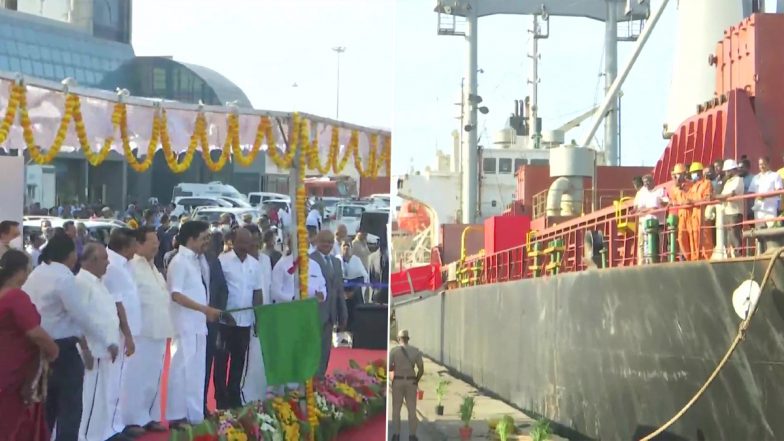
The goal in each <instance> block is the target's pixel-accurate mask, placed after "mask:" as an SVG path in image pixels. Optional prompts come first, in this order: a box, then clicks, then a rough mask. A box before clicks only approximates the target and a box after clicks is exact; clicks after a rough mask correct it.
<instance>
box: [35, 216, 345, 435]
mask: <svg viewBox="0 0 784 441" xmlns="http://www.w3.org/2000/svg"><path fill="white" fill-rule="evenodd" d="M322 234H323V235H329V236H330V240H332V236H331V233H329V232H328V231H323V232H322ZM209 237H210V232H209V225H207V224H206V223H203V222H197V221H193V222H187V223H184V224H183V225H182V226H181V227H180V230H179V233H178V237H177V241H178V244H179V249H178V251H177V253H176V255H175V256H174V257H173V258H172V260H171V262H170V263H169V266H168V267H167V270H166V277H164V275H163V274H161V272H159V270H158V269H157V268H156V267H155V264H154V258H155V256H156V254H157V251H158V246H159V243H158V238H157V234H156V231H155V230H154V229H153V228H151V227H141V228H139V229H137V230H130V229H127V228H119V229H116V230H113V231H112V233H111V235H110V239H109V246H108V248H107V247H104V245H103V244H99V243H96V242H92V243H88V244H86V245H85V246H84V249H83V251H82V258H81V262H78V263H79V264H80V265H81V267H80V270H79V272H78V274H77V275H74V274H73V271H72V270H73V268H75V267H76V266H77V261H78V260H77V257H76V250H75V244H74V243H73V240H72V239H70V238H69V237H68V236H66V235H58V236H56V237H55V238H53V239H52V240H50V242H49V244H48V246H47V248H46V249H45V251H44V260H45V262H44V263H43V264H42V265H40V266H38V267H37V268H36V269H35V270H34V271H33V273H32V274H31V275H30V277H29V279H28V282H27V283H26V285H25V287H24V289H25V291H26V292H27V293H28V294H29V295H30V297H31V299H32V300H33V302H34V303H35V304H36V306H37V307H38V311H39V313H40V314H41V316H42V326H43V327H44V329H45V330H46V331H48V332H49V333H50V335H52V336H53V338H55V340H56V341H57V342H58V345H59V346H61V356H60V357H59V358H58V360H57V361H56V362H55V365H54V366H53V375H52V379H51V381H50V394H49V397H48V401H47V412H48V414H49V419H50V425H51V426H54V427H56V431H57V432H56V433H57V437H56V439H57V440H62V441H76V440H79V441H83V440H84V441H92V440H96V441H105V440H107V439H114V440H120V441H123V440H127V439H134V438H135V437H138V436H139V435H141V434H143V433H145V432H148V431H163V430H165V428H164V427H163V425H162V424H161V423H160V421H159V420H160V409H161V401H160V388H161V378H162V374H163V365H164V358H165V353H166V348H167V344H169V342H170V346H169V347H170V354H171V363H170V368H169V382H168V395H167V403H166V406H167V410H166V415H167V419H168V420H169V422H170V426H174V427H177V426H180V425H183V424H188V423H190V424H194V423H199V422H201V421H202V420H203V419H204V416H205V415H204V412H205V401H206V397H205V395H206V394H205V388H206V387H207V384H206V382H205V378H206V377H207V375H208V374H207V372H206V369H207V368H208V362H207V356H206V349H207V343H208V342H207V324H208V323H211V324H216V325H217V326H218V328H217V329H218V331H217V334H218V337H217V341H218V343H217V346H216V350H215V355H214V362H215V373H216V375H215V376H214V378H218V380H216V382H215V391H216V401H218V403H217V404H218V407H219V408H233V407H238V406H241V405H243V404H245V403H247V402H250V401H254V400H260V399H263V398H265V397H266V384H265V383H266V381H265V379H264V368H263V360H262V355H261V350H260V344H259V342H258V336H257V335H255V334H256V333H255V332H253V329H254V325H255V315H254V313H253V310H252V308H253V307H254V306H257V305H260V304H271V303H282V302H290V301H293V300H296V299H298V298H299V290H298V276H297V264H296V258H295V256H293V255H292V254H289V255H288V256H284V257H282V258H281V259H280V260H279V261H278V263H277V264H276V265H275V268H271V264H270V259H269V257H268V256H266V255H265V254H264V253H260V252H259V247H258V243H259V240H258V237H257V236H255V235H253V234H252V233H251V232H250V231H249V230H248V229H245V228H238V229H235V230H234V231H232V232H231V234H230V235H228V236H227V239H228V240H227V245H229V246H228V247H227V249H226V251H225V252H223V253H222V254H220V255H219V257H218V258H217V259H215V260H213V262H214V261H217V262H219V265H220V269H221V272H220V274H222V275H223V277H224V278H225V285H226V287H227V291H226V294H225V296H226V298H225V299H224V302H225V307H223V308H216V307H214V306H211V305H213V304H214V302H213V300H214V299H211V295H212V294H213V293H211V292H210V289H209V287H210V286H211V280H210V278H211V267H210V265H209V264H208V262H207V259H206V258H205V255H204V253H205V251H206V250H207V249H208V246H209V242H208V239H209ZM336 260H337V259H336ZM336 263H337V262H336ZM323 270H324V266H322V265H321V264H320V263H319V262H317V261H316V260H313V259H311V261H310V265H309V289H308V294H309V296H310V297H313V298H317V299H318V300H319V301H320V302H321V304H322V306H320V310H322V311H326V313H325V314H322V317H326V318H327V321H328V322H329V323H330V326H331V325H332V324H333V323H336V324H339V325H340V324H343V325H345V319H344V317H345V314H344V315H343V316H340V315H339V314H340V313H339V312H337V313H332V311H331V310H336V311H340V307H341V303H340V302H342V303H343V310H345V300H344V296H343V292H342V290H338V287H340V286H341V284H342V278H341V279H340V282H339V283H334V282H336V281H337V280H338V279H337V278H338V277H341V274H340V273H339V272H330V275H331V276H333V278H332V279H330V281H331V282H333V283H331V285H330V286H328V284H327V279H326V278H325V276H324V273H323ZM212 274H213V275H214V273H212ZM330 296H332V298H331V299H330V300H331V301H332V302H331V303H330V304H329V307H327V305H324V303H325V302H326V300H327V299H328V298H330ZM246 308H248V309H246ZM236 309H246V310H244V311H237V312H232V313H230V314H229V313H226V312H225V311H224V310H236ZM63 349H65V350H63ZM324 355H325V357H324V358H325V360H326V362H328V358H329V357H328V354H324ZM326 362H325V363H326ZM227 373H228V375H227ZM227 377H228V379H227ZM220 378H223V379H227V381H226V382H225V383H223V384H221V381H220ZM77 398H81V399H80V400H79V399H77ZM79 401H81V406H80V405H79Z"/></svg>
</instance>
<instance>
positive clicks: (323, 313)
mask: <svg viewBox="0 0 784 441" xmlns="http://www.w3.org/2000/svg"><path fill="white" fill-rule="evenodd" d="M314 244H315V248H316V250H315V251H313V252H312V253H311V254H310V258H311V259H313V260H315V261H316V262H317V263H318V265H319V266H320V267H321V273H322V274H323V275H324V278H325V279H326V281H327V299H326V301H324V302H321V303H319V316H320V318H321V326H322V329H321V349H322V350H321V364H320V366H319V370H318V372H317V374H316V375H317V376H319V377H322V378H323V377H324V375H325V374H326V372H327V365H328V364H329V355H330V352H331V350H332V332H333V331H334V328H335V327H336V326H337V328H338V330H342V329H344V328H345V327H346V322H347V321H348V308H347V307H346V296H345V294H344V293H343V270H342V267H341V265H340V260H338V259H337V258H336V257H335V256H333V255H332V247H333V246H334V245H335V236H334V235H333V234H332V232H331V231H329V230H321V231H319V232H318V234H317V235H316V238H315V241H314Z"/></svg>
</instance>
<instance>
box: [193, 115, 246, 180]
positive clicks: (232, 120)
mask: <svg viewBox="0 0 784 441" xmlns="http://www.w3.org/2000/svg"><path fill="white" fill-rule="evenodd" d="M202 119H203V120H204V123H203V125H202V127H201V129H202V130H201V133H200V134H199V138H200V139H201V157H202V159H203V160H204V165H205V166H207V168H208V169H209V170H210V171H212V172H213V173H217V172H219V171H220V170H221V169H222V168H223V167H224V166H225V165H226V163H227V162H228V161H229V155H230V153H231V149H232V146H233V145H235V144H236V147H237V149H239V143H240V140H239V133H238V130H239V121H237V119H238V118H237V115H235V114H233V113H230V114H229V116H228V117H227V118H226V140H225V141H224V142H223V148H222V149H221V154H220V157H218V160H217V161H213V160H212V155H211V154H210V153H212V152H210V144H209V142H208V140H207V123H206V119H205V118H204V117H202Z"/></svg>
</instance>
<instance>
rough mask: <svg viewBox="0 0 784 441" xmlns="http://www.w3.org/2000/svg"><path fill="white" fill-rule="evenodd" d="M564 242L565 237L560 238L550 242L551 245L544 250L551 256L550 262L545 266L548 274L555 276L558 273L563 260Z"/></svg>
mask: <svg viewBox="0 0 784 441" xmlns="http://www.w3.org/2000/svg"><path fill="white" fill-rule="evenodd" d="M563 252H564V242H563V239H561V238H558V239H555V240H553V241H551V242H550V244H549V246H548V247H547V248H546V249H545V250H544V254H545V255H547V256H549V258H550V259H549V260H550V262H549V263H548V264H547V265H546V266H545V267H544V269H545V271H547V274H549V275H551V276H554V275H556V274H558V270H559V269H560V268H561V263H562V262H563Z"/></svg>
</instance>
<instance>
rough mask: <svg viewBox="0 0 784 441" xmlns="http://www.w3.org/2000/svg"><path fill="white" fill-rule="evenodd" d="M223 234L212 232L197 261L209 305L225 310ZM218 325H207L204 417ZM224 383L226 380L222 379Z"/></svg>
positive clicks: (226, 319) (226, 300)
mask: <svg viewBox="0 0 784 441" xmlns="http://www.w3.org/2000/svg"><path fill="white" fill-rule="evenodd" d="M223 242H224V238H223V234H222V233H220V232H214V233H212V234H211V235H210V239H209V240H208V241H207V243H206V247H205V250H204V254H202V256H201V258H200V259H199V261H200V262H201V267H202V268H201V270H202V274H203V275H204V281H205V283H206V285H207V295H208V296H209V305H210V306H211V307H213V308H216V309H220V310H221V311H224V310H226V303H227V302H228V299H229V287H228V285H226V277H225V275H224V274H223V267H222V266H221V263H220V260H219V259H218V257H219V256H220V254H221V252H222V251H223ZM227 321H229V322H230V321H232V319H231V315H229V314H223V315H222V316H221V319H220V320H219V322H224V323H225V322H227ZM218 324H219V323H207V348H206V353H207V360H206V363H207V369H206V370H205V371H204V372H205V375H204V415H208V413H207V394H208V391H209V385H210V376H211V373H212V363H213V361H214V360H215V353H216V352H217V346H218V341H219V339H220V334H219V332H218V329H219V326H218ZM223 382H224V383H225V382H226V379H225V378H224V379H223Z"/></svg>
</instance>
